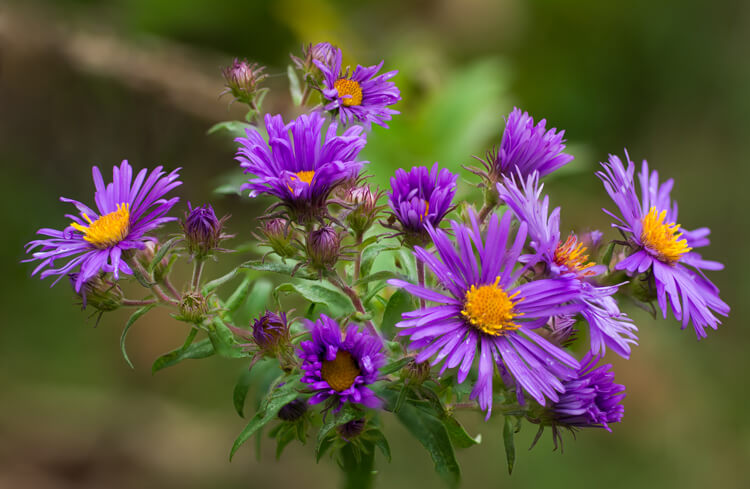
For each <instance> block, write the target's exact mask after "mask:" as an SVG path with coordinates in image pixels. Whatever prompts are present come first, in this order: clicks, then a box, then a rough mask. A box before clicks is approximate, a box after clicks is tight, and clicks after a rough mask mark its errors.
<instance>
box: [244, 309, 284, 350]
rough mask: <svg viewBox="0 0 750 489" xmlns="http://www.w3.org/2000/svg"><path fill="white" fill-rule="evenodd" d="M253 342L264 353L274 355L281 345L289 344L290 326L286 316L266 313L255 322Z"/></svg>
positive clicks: (253, 325) (253, 324)
mask: <svg viewBox="0 0 750 489" xmlns="http://www.w3.org/2000/svg"><path fill="white" fill-rule="evenodd" d="M252 328H253V341H254V342H255V344H256V345H257V346H258V348H260V349H261V350H263V351H264V352H269V353H273V352H275V351H276V350H277V348H278V347H279V345H280V344H288V343H289V341H291V339H290V337H289V325H288V324H287V320H286V314H284V313H283V312H282V313H281V314H276V313H274V312H271V311H266V312H265V313H264V314H263V315H261V316H260V317H259V318H258V319H256V320H255V321H253V323H252Z"/></svg>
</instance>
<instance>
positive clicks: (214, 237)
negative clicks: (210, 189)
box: [181, 202, 227, 258]
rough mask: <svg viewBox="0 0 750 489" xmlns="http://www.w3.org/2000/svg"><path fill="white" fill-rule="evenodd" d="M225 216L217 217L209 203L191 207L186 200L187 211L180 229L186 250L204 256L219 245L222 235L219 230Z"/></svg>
mask: <svg viewBox="0 0 750 489" xmlns="http://www.w3.org/2000/svg"><path fill="white" fill-rule="evenodd" d="M226 219H227V217H223V218H221V219H217V217H216V213H215V212H214V209H213V207H211V205H210V204H206V205H204V206H199V207H193V206H192V205H191V204H190V202H188V212H186V213H185V218H184V219H183V220H182V222H181V224H182V231H183V233H184V234H185V242H186V243H187V248H188V251H190V254H191V255H193V256H194V257H198V258H204V257H206V256H208V255H209V254H211V252H212V251H215V250H216V249H218V247H219V243H221V240H222V239H224V238H226V237H227V236H223V235H222V233H221V231H222V228H223V225H224V221H226Z"/></svg>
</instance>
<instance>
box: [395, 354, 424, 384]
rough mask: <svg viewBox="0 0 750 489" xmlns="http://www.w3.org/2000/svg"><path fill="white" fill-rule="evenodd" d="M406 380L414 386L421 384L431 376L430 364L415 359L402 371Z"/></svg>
mask: <svg viewBox="0 0 750 489" xmlns="http://www.w3.org/2000/svg"><path fill="white" fill-rule="evenodd" d="M401 375H402V377H403V379H404V380H406V381H408V382H409V383H412V384H421V383H423V382H424V381H425V380H427V378H428V377H429V376H430V364H429V362H417V361H415V360H414V359H412V360H411V361H409V363H407V364H406V367H404V369H403V370H402V371H401Z"/></svg>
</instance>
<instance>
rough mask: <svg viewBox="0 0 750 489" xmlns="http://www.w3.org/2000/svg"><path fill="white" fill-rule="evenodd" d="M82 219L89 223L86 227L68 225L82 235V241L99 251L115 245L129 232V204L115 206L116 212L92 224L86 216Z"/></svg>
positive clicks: (74, 224) (73, 224)
mask: <svg viewBox="0 0 750 489" xmlns="http://www.w3.org/2000/svg"><path fill="white" fill-rule="evenodd" d="M83 217H84V219H86V220H87V221H88V222H89V225H88V226H82V225H81V224H78V223H77V222H71V223H70V225H71V226H73V227H74V228H75V229H77V230H78V231H80V232H82V233H83V239H85V240H86V241H88V242H89V243H91V244H92V245H94V246H96V247H97V248H99V249H104V248H109V247H110V246H114V245H116V244H117V243H119V242H120V241H122V240H123V239H125V238H126V237H127V235H128V232H129V231H130V204H117V210H116V211H113V212H110V213H109V214H105V215H103V216H99V218H98V219H96V220H95V221H93V222H92V221H91V219H90V218H89V216H87V215H86V214H83Z"/></svg>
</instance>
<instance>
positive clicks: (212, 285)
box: [201, 268, 239, 295]
mask: <svg viewBox="0 0 750 489" xmlns="http://www.w3.org/2000/svg"><path fill="white" fill-rule="evenodd" d="M238 273H239V270H238V269H236V268H235V269H234V270H232V271H231V272H229V273H227V274H226V275H222V276H221V277H219V278H217V279H215V280H211V281H210V282H208V283H207V284H206V285H204V286H203V289H201V292H203V295H208V294H209V293H211V292H213V291H214V290H216V289H217V288H218V287H220V286H221V285H224V284H225V283H227V282H229V281H230V280H232V279H233V278H234V277H235V276H236V275H237V274H238Z"/></svg>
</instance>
